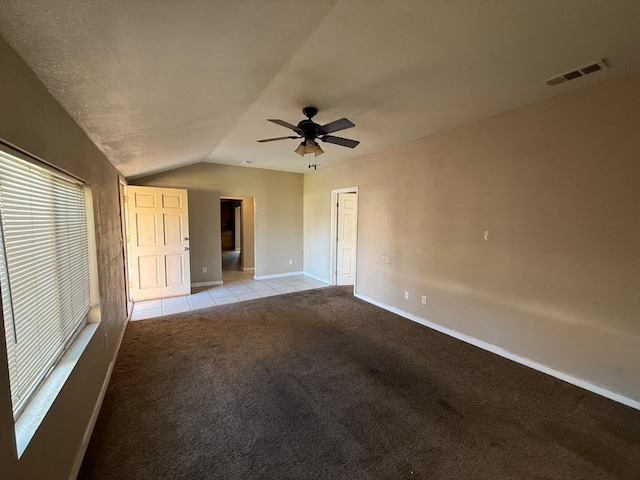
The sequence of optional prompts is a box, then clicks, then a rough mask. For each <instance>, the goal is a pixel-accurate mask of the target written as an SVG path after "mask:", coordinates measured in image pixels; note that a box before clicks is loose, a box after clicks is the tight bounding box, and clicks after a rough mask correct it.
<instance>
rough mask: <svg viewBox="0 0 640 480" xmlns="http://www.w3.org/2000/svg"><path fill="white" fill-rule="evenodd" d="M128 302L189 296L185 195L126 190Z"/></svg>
mask: <svg viewBox="0 0 640 480" xmlns="http://www.w3.org/2000/svg"><path fill="white" fill-rule="evenodd" d="M127 205H128V212H129V239H128V240H129V245H130V254H131V255H130V264H131V265H130V272H131V299H132V300H133V301H141V300H152V299H157V298H166V297H175V296H178V295H188V294H189V293H191V270H190V264H189V218H188V199H187V191H186V190H183V189H177V188H156V187H135V186H128V187H127Z"/></svg>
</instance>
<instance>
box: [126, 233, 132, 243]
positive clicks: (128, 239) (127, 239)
mask: <svg viewBox="0 0 640 480" xmlns="http://www.w3.org/2000/svg"><path fill="white" fill-rule="evenodd" d="M124 239H125V241H126V242H127V243H129V242H130V241H131V239H130V238H129V235H127V236H126V237H124Z"/></svg>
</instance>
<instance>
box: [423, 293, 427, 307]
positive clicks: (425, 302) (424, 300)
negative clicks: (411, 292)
mask: <svg viewBox="0 0 640 480" xmlns="http://www.w3.org/2000/svg"><path fill="white" fill-rule="evenodd" d="M422 304H423V305H426V304H427V296H426V295H422Z"/></svg>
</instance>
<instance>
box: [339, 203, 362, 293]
mask: <svg viewBox="0 0 640 480" xmlns="http://www.w3.org/2000/svg"><path fill="white" fill-rule="evenodd" d="M357 218H358V196H357V194H355V193H339V194H338V235H337V249H336V250H337V255H336V283H337V284H338V285H353V284H354V280H355V272H356V241H357V238H356V222H357Z"/></svg>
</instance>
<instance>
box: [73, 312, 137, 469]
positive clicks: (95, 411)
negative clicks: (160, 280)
mask: <svg viewBox="0 0 640 480" xmlns="http://www.w3.org/2000/svg"><path fill="white" fill-rule="evenodd" d="M129 320H130V315H128V316H127V319H126V321H125V323H124V328H123V329H122V332H121V333H120V338H118V344H117V346H116V351H115V355H114V356H113V359H112V360H111V362H110V363H109V368H108V369H107V374H106V375H105V377H104V380H103V381H102V387H101V388H100V393H99V394H98V399H97V400H96V404H95V405H94V407H93V412H92V413H91V418H90V419H89V424H88V425H87V428H86V430H85V431H84V436H83V437H82V443H81V444H80V448H79V449H78V453H77V454H76V458H75V460H74V462H73V468H72V469H71V474H70V475H69V480H76V478H77V477H78V473H79V472H80V467H81V466H82V460H83V459H84V454H85V453H86V451H87V447H88V446H89V441H90V440H91V435H92V434H93V428H94V427H95V426H96V421H97V420H98V415H99V414H100V409H101V408H102V401H103V400H104V396H105V394H106V393H107V387H108V386H109V381H110V380H111V374H112V373H113V367H114V365H115V363H116V359H117V358H118V353H119V352H120V345H122V339H123V338H124V333H125V331H126V330H127V325H128V324H129Z"/></svg>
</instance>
